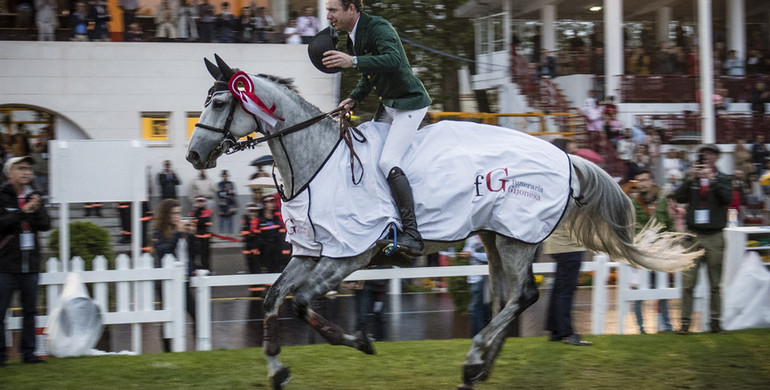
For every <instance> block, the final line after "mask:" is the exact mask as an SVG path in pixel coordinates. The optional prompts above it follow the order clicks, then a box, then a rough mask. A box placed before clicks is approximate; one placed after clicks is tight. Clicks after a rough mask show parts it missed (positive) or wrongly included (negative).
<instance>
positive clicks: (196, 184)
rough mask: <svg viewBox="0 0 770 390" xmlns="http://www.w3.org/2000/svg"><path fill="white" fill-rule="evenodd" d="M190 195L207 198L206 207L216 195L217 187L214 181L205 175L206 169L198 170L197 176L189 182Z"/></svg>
mask: <svg viewBox="0 0 770 390" xmlns="http://www.w3.org/2000/svg"><path fill="white" fill-rule="evenodd" d="M190 195H192V196H198V195H203V196H205V197H206V199H207V203H206V207H209V208H211V204H210V203H209V202H211V201H212V200H213V199H214V197H215V196H216V195H217V187H216V186H215V185H214V182H212V181H211V180H210V179H209V178H208V176H206V170H204V169H201V170H199V171H198V177H196V178H195V179H193V181H192V182H191V183H190ZM192 200H194V199H192Z"/></svg>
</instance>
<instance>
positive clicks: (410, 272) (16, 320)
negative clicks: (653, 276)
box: [6, 254, 708, 353]
mask: <svg viewBox="0 0 770 390" xmlns="http://www.w3.org/2000/svg"><path fill="white" fill-rule="evenodd" d="M183 260H186V259H183ZM129 263H130V259H129V258H128V256H126V255H120V256H118V258H117V259H116V267H115V270H107V261H106V259H104V257H102V256H99V257H97V258H96V259H94V267H93V269H94V270H93V271H83V270H84V266H83V261H82V260H81V259H80V258H77V257H76V258H74V259H73V261H72V263H71V264H72V265H71V269H72V270H73V271H76V272H80V273H81V279H82V280H83V282H84V283H86V284H87V285H89V284H90V285H91V286H92V287H93V288H92V291H93V295H94V297H93V298H94V300H95V301H96V303H97V305H98V306H99V308H100V309H101V311H102V313H103V314H104V324H131V325H132V349H133V351H134V352H136V353H141V324H143V323H150V322H161V323H163V324H164V330H163V334H164V337H166V338H172V339H173V344H172V350H173V351H175V352H177V351H184V350H185V316H186V314H185V307H186V306H185V300H186V287H185V283H184V280H185V269H186V266H184V265H183V262H181V261H178V262H177V261H174V258H173V257H172V256H171V255H167V256H166V257H164V259H163V264H164V266H163V268H152V267H153V259H152V256H150V255H148V254H144V255H142V256H141V257H140V258H139V261H137V262H136V264H135V265H134V267H133V268H132V267H130V264H129ZM61 269H62V266H61V263H60V262H59V261H58V260H57V259H55V258H53V259H50V260H49V261H48V263H47V270H48V271H47V272H46V273H43V274H41V277H40V284H41V285H44V286H46V291H47V294H46V296H47V302H46V306H47V311H48V313H46V315H42V316H38V317H37V319H36V323H37V324H38V326H40V327H42V326H44V325H45V323H46V321H47V319H48V317H47V314H49V313H50V312H51V311H52V310H53V308H55V307H56V303H57V301H58V297H59V295H60V293H61V291H62V289H63V284H64V283H65V280H66V273H65V272H61ZM613 269H617V270H618V272H617V274H618V284H617V301H616V302H617V306H618V308H617V311H618V328H619V332H620V333H621V334H622V333H623V322H624V318H625V316H626V314H627V313H628V306H629V303H630V302H633V301H636V300H651V299H676V298H680V296H681V276H680V275H677V276H676V277H675V284H674V286H673V287H668V283H658V284H657V285H658V286H661V287H660V288H649V287H648V286H647V284H646V283H642V284H641V285H642V286H641V288H638V289H631V287H630V283H629V277H628V276H629V275H628V273H629V270H630V268H628V266H626V265H623V264H620V263H617V262H610V261H609V259H608V257H607V256H606V255H604V254H596V255H594V257H593V261H584V262H583V263H582V266H581V269H580V270H581V271H582V272H594V276H593V291H592V313H591V332H592V334H603V333H604V323H605V317H606V312H607V306H608V302H609V301H610V300H609V297H608V293H607V290H608V289H607V283H606V282H607V280H608V278H609V275H610V273H611V271H612V270H613ZM555 270H556V263H553V262H546V263H534V264H533V272H534V273H535V274H549V273H553V272H555ZM701 272H704V270H701ZM488 274H489V269H488V267H487V266H485V265H465V266H447V267H414V268H389V269H370V270H359V271H356V272H354V273H352V274H351V275H350V276H348V277H347V278H345V280H346V281H355V280H383V279H388V280H390V281H391V283H390V294H391V298H390V305H391V311H392V312H394V313H395V312H399V311H400V307H401V297H400V295H401V280H402V279H418V278H436V277H453V276H468V275H488ZM647 274H648V273H647V272H646V271H643V274H642V278H643V280H645V281H646V280H648V279H645V278H647V277H648V276H647ZM279 275H280V274H277V273H275V274H239V275H216V276H210V275H208V274H207V272H206V271H205V270H202V271H199V274H198V276H194V277H192V278H190V286H191V287H192V288H195V296H196V299H195V306H196V318H195V321H196V335H195V338H196V349H197V350H210V349H211V338H212V328H211V322H212V319H211V289H212V288H214V287H225V286H250V285H260V284H272V283H274V282H275V281H276V279H277V278H278V276H279ZM657 277H658V278H661V280H662V278H667V275H666V274H662V273H661V274H659V275H657ZM665 280H667V279H665ZM156 281H161V282H162V284H163V297H164V299H163V303H162V306H163V307H162V309H160V310H156V309H155V299H156V297H155V288H154V285H155V282H156ZM707 283H708V282H707V278H706V277H705V275H704V274H701V276H700V278H699V285H698V286H697V287H696V293H695V305H694V306H695V307H694V311H696V312H698V311H699V312H701V320H702V321H701V322H702V325H701V329H706V327H705V324H706V319H707V318H708V286H707ZM111 284H114V293H113V294H112V296H113V297H114V302H115V308H116V310H115V311H112V312H111V311H109V308H110V305H109V302H110V301H109V296H110V294H109V291H110V286H111ZM8 319H9V322H8V327H7V328H6V329H7V330H8V332H9V333H10V330H17V329H21V318H20V317H10V316H8ZM6 340H11V338H10V337H6Z"/></svg>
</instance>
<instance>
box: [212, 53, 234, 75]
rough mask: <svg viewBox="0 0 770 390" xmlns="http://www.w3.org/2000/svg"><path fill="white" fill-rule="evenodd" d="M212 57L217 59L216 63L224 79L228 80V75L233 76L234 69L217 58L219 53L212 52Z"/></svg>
mask: <svg viewBox="0 0 770 390" xmlns="http://www.w3.org/2000/svg"><path fill="white" fill-rule="evenodd" d="M214 59H215V60H216V61H217V65H219V70H220V71H222V76H224V77H225V80H230V77H233V75H234V74H235V71H233V70H232V69H230V67H229V66H227V64H226V63H225V61H223V60H222V59H221V58H219V55H217V54H214Z"/></svg>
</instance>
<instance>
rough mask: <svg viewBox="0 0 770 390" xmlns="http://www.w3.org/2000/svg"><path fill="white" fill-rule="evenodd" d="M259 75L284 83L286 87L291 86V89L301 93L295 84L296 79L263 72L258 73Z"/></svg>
mask: <svg viewBox="0 0 770 390" xmlns="http://www.w3.org/2000/svg"><path fill="white" fill-rule="evenodd" d="M257 77H261V78H263V79H266V80H269V81H272V82H274V83H276V84H280V85H283V86H285V87H286V88H289V89H290V90H292V91H293V92H295V93H297V94H299V90H298V89H297V86H296V85H294V79H289V78H283V77H278V76H273V75H269V74H263V73H260V74H258V75H257Z"/></svg>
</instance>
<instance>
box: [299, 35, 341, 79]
mask: <svg viewBox="0 0 770 390" xmlns="http://www.w3.org/2000/svg"><path fill="white" fill-rule="evenodd" d="M338 39H339V35H338V34H337V30H335V29H333V28H331V27H327V28H325V29H323V30H321V31H320V32H318V34H316V35H315V36H314V37H313V38H312V39H310V43H309V44H308V45H307V55H308V56H309V57H310V61H311V62H312V63H313V65H314V66H315V67H316V69H318V70H320V71H321V72H324V73H337V72H339V71H341V70H342V69H341V68H340V67H334V68H327V67H326V66H324V64H323V58H324V53H326V52H327V51H329V50H337V40H338Z"/></svg>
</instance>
